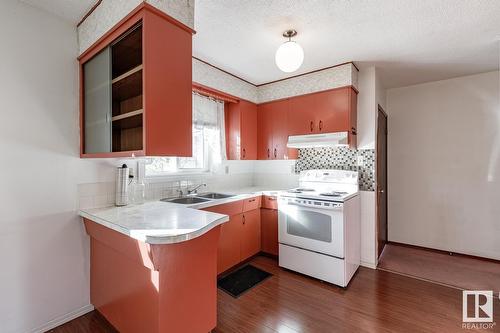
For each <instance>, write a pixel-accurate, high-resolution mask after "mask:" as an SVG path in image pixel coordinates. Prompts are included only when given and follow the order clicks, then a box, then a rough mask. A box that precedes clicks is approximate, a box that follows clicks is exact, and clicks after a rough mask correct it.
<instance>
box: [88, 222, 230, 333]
mask: <svg viewBox="0 0 500 333" xmlns="http://www.w3.org/2000/svg"><path fill="white" fill-rule="evenodd" d="M84 223H85V228H86V230H87V233H88V234H89V235H90V267H91V269H90V300H91V303H92V304H93V305H94V307H95V308H96V309H97V310H98V311H99V313H101V314H102V315H103V316H104V317H105V318H106V319H107V320H108V321H109V322H110V323H112V324H113V326H114V327H115V328H116V329H117V330H118V331H119V332H123V333H135V332H148V333H166V332H186V333H198V332H210V331H211V330H212V329H214V328H215V327H216V325H217V282H216V278H215V277H216V260H217V246H218V240H219V233H220V227H219V226H216V227H214V228H213V229H212V230H210V231H208V232H207V233H205V234H203V235H201V236H199V237H196V238H193V239H191V240H188V241H183V242H180V243H173V244H148V243H144V242H142V241H139V240H136V239H133V238H131V237H129V236H127V235H124V234H122V233H119V232H117V231H115V230H112V229H110V228H107V227H105V226H103V225H100V224H97V223H95V222H92V221H90V220H88V219H84ZM226 224H227V223H225V224H223V225H226Z"/></svg>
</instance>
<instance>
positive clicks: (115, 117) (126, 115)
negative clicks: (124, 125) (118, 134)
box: [111, 109, 144, 121]
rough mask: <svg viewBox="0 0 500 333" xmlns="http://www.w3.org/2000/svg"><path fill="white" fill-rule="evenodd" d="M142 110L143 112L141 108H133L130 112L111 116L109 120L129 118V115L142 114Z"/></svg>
mask: <svg viewBox="0 0 500 333" xmlns="http://www.w3.org/2000/svg"><path fill="white" fill-rule="evenodd" d="M143 112H144V110H143V109H139V110H135V111H131V112H127V113H124V114H121V115H119V116H114V117H113V118H111V120H112V121H118V120H122V119H125V118H130V117H133V116H137V115H139V114H142V113H143Z"/></svg>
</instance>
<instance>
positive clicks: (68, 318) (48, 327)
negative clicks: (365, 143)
mask: <svg viewBox="0 0 500 333" xmlns="http://www.w3.org/2000/svg"><path fill="white" fill-rule="evenodd" d="M93 310H94V306H93V305H92V304H87V305H85V306H82V307H81V308H79V309H76V310H74V311H71V312H69V313H67V314H65V315H62V316H60V317H57V318H55V319H52V320H51V321H49V322H48V323H46V324H43V325H42V326H40V327H37V328H35V329H33V330H31V332H32V333H43V332H47V331H48V330H51V329H53V328H56V327H57V326H60V325H62V324H64V323H67V322H68V321H71V320H73V319H75V318H78V317H80V316H83V315H84V314H86V313H89V312H90V311H93Z"/></svg>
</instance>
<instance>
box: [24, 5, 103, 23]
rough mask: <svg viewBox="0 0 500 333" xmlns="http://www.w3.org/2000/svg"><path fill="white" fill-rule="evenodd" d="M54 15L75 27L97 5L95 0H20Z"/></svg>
mask: <svg viewBox="0 0 500 333" xmlns="http://www.w3.org/2000/svg"><path fill="white" fill-rule="evenodd" d="M21 1H22V2H24V3H27V4H30V5H32V6H35V7H38V8H40V9H43V10H45V11H48V12H50V13H52V14H55V15H57V16H59V17H61V18H63V19H65V20H67V21H69V22H71V23H74V24H75V25H76V24H77V23H78V22H79V21H80V20H81V19H82V17H83V16H84V15H85V14H86V13H87V12H88V11H89V10H90V8H92V6H94V5H95V4H96V3H97V0H21Z"/></svg>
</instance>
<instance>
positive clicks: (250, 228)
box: [203, 197, 261, 274]
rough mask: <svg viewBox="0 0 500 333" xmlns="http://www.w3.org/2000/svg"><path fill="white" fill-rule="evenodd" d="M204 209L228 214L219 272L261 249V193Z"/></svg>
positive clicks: (219, 255)
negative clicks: (257, 195)
mask: <svg viewBox="0 0 500 333" xmlns="http://www.w3.org/2000/svg"><path fill="white" fill-rule="evenodd" d="M255 207H256V208H255ZM247 209H251V210H247ZM203 210H206V211H209V212H214V213H219V214H225V215H229V222H227V223H224V224H223V225H222V226H221V232H220V238H219V245H218V248H217V274H220V273H223V272H225V271H227V270H228V269H229V268H231V267H233V266H235V265H237V264H239V263H240V262H242V261H244V260H246V259H248V258H250V257H251V256H253V255H255V254H257V253H259V252H260V245H261V244H260V243H261V242H260V239H261V236H260V197H255V198H250V199H245V200H241V201H236V202H231V203H227V204H222V205H217V206H212V207H208V208H204V209H203Z"/></svg>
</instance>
